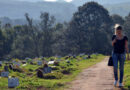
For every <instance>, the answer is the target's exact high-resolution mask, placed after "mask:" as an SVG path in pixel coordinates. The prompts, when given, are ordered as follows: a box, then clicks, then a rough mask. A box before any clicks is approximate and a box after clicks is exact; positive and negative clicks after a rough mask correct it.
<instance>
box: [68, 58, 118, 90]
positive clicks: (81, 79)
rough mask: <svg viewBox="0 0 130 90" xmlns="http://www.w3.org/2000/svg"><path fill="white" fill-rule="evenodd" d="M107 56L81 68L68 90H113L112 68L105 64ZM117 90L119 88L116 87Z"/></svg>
mask: <svg viewBox="0 0 130 90" xmlns="http://www.w3.org/2000/svg"><path fill="white" fill-rule="evenodd" d="M107 63H108V57H107V58H105V59H104V60H103V61H102V62H100V63H98V64H96V65H94V66H92V67H90V68H88V69H85V70H83V72H81V73H80V74H79V76H78V77H77V78H76V79H75V80H74V81H72V82H71V83H70V84H69V85H70V88H69V89H68V90H115V89H116V88H114V86H113V83H114V79H113V69H112V67H108V66H107ZM116 90H119V89H116Z"/></svg>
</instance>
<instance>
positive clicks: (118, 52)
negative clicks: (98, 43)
mask: <svg viewBox="0 0 130 90" xmlns="http://www.w3.org/2000/svg"><path fill="white" fill-rule="evenodd" d="M112 46H113V54H112V58H113V64H114V77H115V82H114V85H115V86H116V85H117V82H118V62H119V69H120V80H119V87H122V86H123V84H122V82H123V74H124V62H125V59H126V52H127V59H128V60H129V49H128V38H127V36H124V35H123V30H122V27H121V26H120V25H118V24H116V25H115V35H113V37H112Z"/></svg>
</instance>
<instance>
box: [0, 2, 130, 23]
mask: <svg viewBox="0 0 130 90" xmlns="http://www.w3.org/2000/svg"><path fill="white" fill-rule="evenodd" d="M88 1H90V0H73V2H71V3H66V2H64V1H63V0H61V1H60V0H59V1H58V2H45V1H42V2H26V1H22V2H20V1H16V0H0V17H1V18H0V21H2V22H4V23H6V22H12V23H13V24H24V23H25V22H26V21H25V20H23V19H25V17H24V14H25V13H29V15H30V17H32V18H33V19H35V20H38V19H39V17H40V12H49V13H50V14H51V15H54V16H55V17H56V20H57V22H64V21H69V20H71V18H72V16H73V13H74V12H76V11H77V8H78V6H80V5H82V4H83V3H86V2H88ZM91 1H92V0H91ZM94 1H98V3H100V4H102V5H103V6H104V7H105V8H107V9H108V11H109V12H110V14H119V15H121V16H126V15H128V13H129V12H130V1H129V0H118V1H117V0H94ZM107 2H109V4H106V3H107ZM2 17H3V18H2ZM6 17H9V18H10V19H13V20H14V21H11V20H10V19H9V18H6Z"/></svg>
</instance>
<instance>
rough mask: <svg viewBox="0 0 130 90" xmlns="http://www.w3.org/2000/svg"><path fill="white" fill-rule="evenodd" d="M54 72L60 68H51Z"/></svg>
mask: <svg viewBox="0 0 130 90" xmlns="http://www.w3.org/2000/svg"><path fill="white" fill-rule="evenodd" d="M51 69H52V70H59V68H58V67H51Z"/></svg>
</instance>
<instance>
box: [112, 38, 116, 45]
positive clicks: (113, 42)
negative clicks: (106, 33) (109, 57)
mask: <svg viewBox="0 0 130 90" xmlns="http://www.w3.org/2000/svg"><path fill="white" fill-rule="evenodd" d="M115 43H116V38H115V39H114V40H113V41H112V46H114V44H115Z"/></svg>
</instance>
